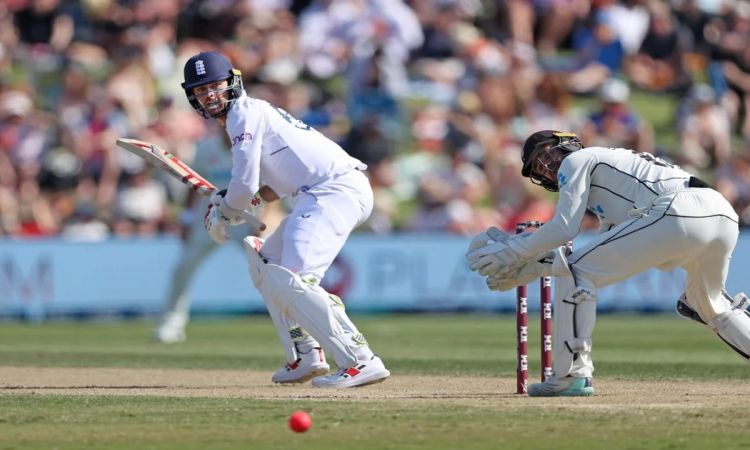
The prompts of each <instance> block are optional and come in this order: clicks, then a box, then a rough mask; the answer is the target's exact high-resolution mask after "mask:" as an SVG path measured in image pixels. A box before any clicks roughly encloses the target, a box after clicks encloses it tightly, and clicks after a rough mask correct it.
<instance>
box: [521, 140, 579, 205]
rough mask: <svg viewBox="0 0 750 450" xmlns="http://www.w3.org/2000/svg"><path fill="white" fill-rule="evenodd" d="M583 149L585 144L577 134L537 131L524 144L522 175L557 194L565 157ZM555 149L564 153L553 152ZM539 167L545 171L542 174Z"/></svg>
mask: <svg viewBox="0 0 750 450" xmlns="http://www.w3.org/2000/svg"><path fill="white" fill-rule="evenodd" d="M581 148H583V144H582V143H581V139H580V138H579V137H578V135H576V134H575V133H569V132H563V131H555V130H542V131H537V132H536V133H534V134H532V135H531V136H529V137H528V139H526V142H525V143H524V144H523V154H522V155H521V161H522V162H523V167H522V168H521V175H523V176H524V177H527V178H529V179H531V182H532V183H534V184H538V185H540V186H542V187H544V188H545V189H547V190H549V191H553V192H557V191H558V190H559V186H558V184H557V179H556V175H557V169H559V168H560V164H561V163H562V160H563V159H565V157H567V156H568V155H569V154H571V153H573V152H574V151H576V150H580V149H581ZM555 149H560V150H562V152H553V151H552V150H555ZM538 167H542V168H543V169H544V171H543V172H540V171H539V170H538ZM545 174H548V175H549V174H552V175H553V176H555V180H554V181H553V180H552V179H550V178H549V177H547V176H545Z"/></svg>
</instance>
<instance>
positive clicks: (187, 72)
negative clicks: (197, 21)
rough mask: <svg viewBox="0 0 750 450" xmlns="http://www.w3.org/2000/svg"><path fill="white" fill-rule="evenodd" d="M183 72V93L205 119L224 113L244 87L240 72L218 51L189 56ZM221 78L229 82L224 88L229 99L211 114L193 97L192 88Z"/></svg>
mask: <svg viewBox="0 0 750 450" xmlns="http://www.w3.org/2000/svg"><path fill="white" fill-rule="evenodd" d="M183 73H184V76H185V82H184V83H182V88H183V89H184V90H185V95H186V96H187V99H188V101H189V102H190V105H191V106H192V107H193V109H195V110H196V111H197V112H198V113H199V114H200V115H202V116H203V117H204V118H206V119H208V118H209V117H221V116H224V115H226V113H227V111H229V107H230V106H231V104H232V103H233V102H234V101H235V100H237V99H238V98H239V97H240V96H241V95H242V91H243V89H244V88H243V86H242V73H241V72H240V71H239V70H237V69H235V68H234V67H232V63H230V62H229V60H228V59H227V58H226V57H225V56H224V55H222V54H221V53H219V52H213V51H211V52H200V53H198V54H197V55H195V56H193V57H191V58H190V59H188V60H187V62H186V63H185V68H184V71H183ZM222 80H227V82H228V83H229V84H228V86H227V88H226V90H225V92H228V94H229V96H228V97H229V101H228V102H227V106H226V107H225V108H224V109H222V110H221V111H220V112H219V113H217V114H213V115H212V114H210V113H209V112H208V111H207V110H206V109H205V108H204V107H203V105H201V103H200V102H199V101H198V99H197V98H195V95H194V94H193V89H194V88H195V87H197V86H201V85H204V84H209V83H215V82H217V81H222Z"/></svg>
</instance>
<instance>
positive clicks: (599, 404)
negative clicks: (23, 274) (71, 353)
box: [0, 367, 750, 411]
mask: <svg viewBox="0 0 750 450" xmlns="http://www.w3.org/2000/svg"><path fill="white" fill-rule="evenodd" d="M596 389H597V395H596V397H593V398H577V399H560V398H555V399H531V398H528V397H526V396H519V395H516V394H514V392H515V379H513V378H482V377H458V376H452V377H448V376H418V375H399V374H395V375H393V376H392V377H391V378H389V379H388V380H386V381H385V382H384V383H380V384H375V385H371V386H366V387H362V388H357V389H346V390H328V389H315V388H312V387H311V386H310V384H309V383H308V384H306V385H294V386H288V385H287V386H280V385H274V384H273V383H271V381H270V373H266V372H257V371H242V370H210V371H208V370H184V369H127V368H47V367H0V394H2V395H8V394H21V393H34V394H41V395H48V394H55V395H149V396H173V397H217V398H230V397H231V398H255V399H278V400H284V399H317V400H346V399H358V400H384V399H390V400H404V401H439V402H448V403H450V402H454V403H460V404H466V405H475V406H482V405H487V406H498V404H500V405H513V404H517V405H519V404H534V405H537V406H538V405H539V404H540V402H541V403H550V404H565V405H567V406H570V404H571V402H573V403H575V404H577V405H580V406H581V407H586V408H607V409H620V408H622V409H627V410H631V411H632V410H633V409H634V408H643V409H648V408H696V407H698V408H700V407H707V408H712V407H716V408H726V407H729V406H743V405H748V404H750V384H748V383H742V382H740V381H721V382H685V381H681V382H668V381H658V382H655V381H647V382H644V381H618V380H599V381H597V383H596ZM561 402H564V403H561Z"/></svg>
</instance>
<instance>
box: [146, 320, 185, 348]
mask: <svg viewBox="0 0 750 450" xmlns="http://www.w3.org/2000/svg"><path fill="white" fill-rule="evenodd" d="M186 324H187V319H186V318H185V317H183V316H182V315H178V314H167V316H166V317H165V318H164V320H162V321H161V323H160V324H159V326H158V327H157V328H156V330H154V341H156V342H160V343H162V344H178V343H180V342H185V341H186V340H187V335H186V334H185V326H186Z"/></svg>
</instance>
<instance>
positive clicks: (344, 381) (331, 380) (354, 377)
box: [312, 355, 391, 389]
mask: <svg viewBox="0 0 750 450" xmlns="http://www.w3.org/2000/svg"><path fill="white" fill-rule="evenodd" d="M389 376H391V372H390V371H388V369H386V368H385V365H383V360H382V359H380V358H379V357H378V356H377V355H375V356H373V357H372V358H371V359H370V360H369V361H366V362H360V363H357V364H355V365H353V366H352V367H349V368H348V369H341V370H339V371H338V372H336V373H332V374H330V375H324V376H322V377H317V378H313V380H312V385H313V386H315V387H319V388H335V389H337V388H349V387H357V386H366V385H368V384H375V383H380V382H382V381H385V379H386V378H388V377H389Z"/></svg>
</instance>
